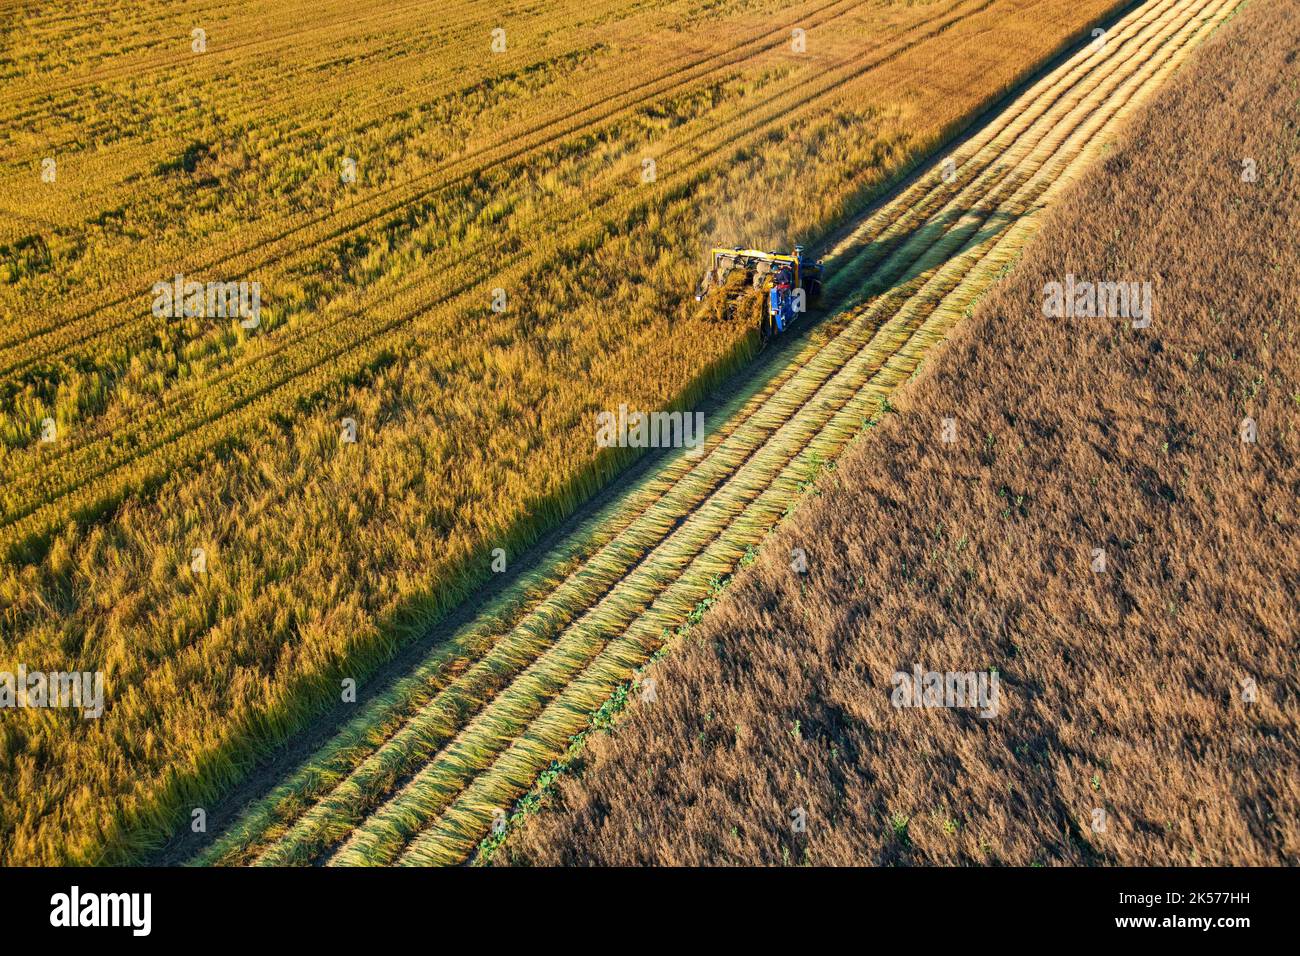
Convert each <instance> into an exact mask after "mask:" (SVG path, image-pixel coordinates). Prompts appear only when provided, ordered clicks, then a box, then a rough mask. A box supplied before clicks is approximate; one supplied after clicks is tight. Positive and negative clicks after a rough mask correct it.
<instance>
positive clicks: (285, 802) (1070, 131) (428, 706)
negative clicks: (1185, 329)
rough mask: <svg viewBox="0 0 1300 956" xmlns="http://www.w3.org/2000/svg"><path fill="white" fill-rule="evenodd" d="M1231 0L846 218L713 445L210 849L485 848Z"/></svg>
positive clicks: (1104, 65)
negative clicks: (802, 318)
mask: <svg viewBox="0 0 1300 956" xmlns="http://www.w3.org/2000/svg"><path fill="white" fill-rule="evenodd" d="M1234 6H1235V4H1234V3H1227V2H1216V0H1163V2H1151V3H1147V4H1143V5H1142V6H1140V7H1139V8H1137V9H1136V10H1134V11H1133V12H1132V13H1130V14H1129V15H1127V16H1125V17H1123V18H1122V19H1120V20H1119V21H1118V22H1116V23H1114V24H1112V25H1111V27H1110V29H1109V30H1108V31H1107V33H1106V36H1105V42H1102V43H1097V44H1091V45H1088V46H1085V47H1084V48H1082V49H1079V50H1077V51H1076V52H1074V53H1073V54H1072V55H1071V56H1069V57H1068V58H1066V59H1064V60H1063V62H1061V63H1060V64H1059V65H1057V66H1056V67H1054V68H1053V69H1052V70H1050V71H1049V72H1047V73H1045V74H1044V75H1043V76H1041V77H1040V78H1038V79H1037V80H1035V81H1034V82H1033V83H1031V84H1030V85H1029V86H1028V87H1027V88H1026V89H1025V90H1024V91H1023V92H1022V93H1021V94H1020V95H1018V96H1017V97H1015V99H1014V100H1013V101H1012V102H1010V103H1009V104H1007V105H1006V106H1005V108H1003V109H1000V110H999V111H998V112H997V114H996V115H995V116H993V117H991V118H990V119H989V120H988V122H987V123H985V124H984V125H982V126H981V127H980V128H979V129H978V130H976V131H975V132H973V133H972V135H971V136H970V137H969V138H968V139H967V140H966V141H964V142H963V143H962V144H961V145H959V146H958V147H957V148H956V149H955V150H954V151H953V152H952V153H951V156H950V157H943V158H941V159H939V160H938V161H936V162H935V163H934V165H933V166H930V167H928V168H926V169H925V170H923V171H922V172H921V173H920V175H919V176H918V177H917V179H916V181H915V182H914V183H913V184H912V185H910V186H908V187H907V188H906V189H903V190H902V191H901V192H900V193H899V194H898V195H897V196H895V197H894V198H893V199H891V200H890V201H889V202H887V203H885V204H883V205H882V206H880V207H879V208H878V209H876V210H874V211H872V212H871V213H870V214H869V215H867V216H865V217H863V218H862V219H861V220H860V221H858V222H857V223H856V225H855V226H854V228H851V229H847V230H845V231H844V234H843V236H842V237H841V238H840V239H838V241H836V242H835V243H834V244H833V246H832V248H831V249H830V250H829V252H828V254H827V263H828V265H829V266H830V275H831V277H832V278H831V281H830V283H829V285H828V287H827V297H828V299H829V301H831V302H832V303H837V304H841V305H843V306H844V308H843V309H841V310H840V311H838V312H836V313H835V314H833V315H830V316H828V317H827V318H826V319H825V320H824V321H823V322H822V323H821V324H820V325H818V326H817V327H816V329H815V330H813V331H812V332H811V333H810V334H809V335H808V336H806V337H805V338H800V339H793V340H786V341H784V343H783V344H781V345H780V346H779V347H777V348H775V351H774V353H772V354H770V355H769V356H767V360H766V362H765V365H764V367H765V368H767V369H769V370H770V374H768V375H766V376H756V377H755V378H754V379H753V380H752V381H751V383H750V384H749V385H747V386H746V387H745V388H744V389H742V390H741V391H740V392H739V393H738V394H736V395H734V396H733V397H732V398H731V399H730V400H729V401H728V403H727V404H726V405H725V407H723V408H722V409H721V410H720V411H719V412H718V414H717V415H716V416H715V421H714V422H713V423H711V425H710V429H709V437H708V441H707V443H706V445H705V448H704V451H703V453H702V455H700V456H699V457H693V456H690V455H687V454H685V453H680V454H677V455H675V456H670V457H669V458H668V459H667V460H666V462H665V464H664V465H663V466H662V467H661V468H658V469H655V470H653V471H651V472H650V473H648V474H647V475H646V476H645V477H644V478H643V479H642V480H641V481H640V482H639V483H638V484H637V485H636V486H635V487H633V488H631V489H630V490H629V491H628V493H627V494H625V495H622V496H620V498H619V499H618V500H616V501H614V502H613V503H611V504H610V505H609V506H607V507H605V508H603V509H602V510H601V511H600V512H598V513H596V514H594V515H593V516H592V517H591V518H590V519H589V520H587V521H586V522H585V523H584V525H583V526H582V527H581V528H580V529H579V530H578V531H577V532H576V533H574V534H572V535H570V536H568V538H567V540H566V541H565V543H564V544H563V545H562V546H561V547H559V548H558V549H557V550H555V551H554V552H553V553H550V554H549V555H547V556H546V557H545V558H544V559H543V560H541V561H540V562H539V563H538V565H537V567H536V570H535V571H533V572H532V573H530V574H529V575H528V576H527V577H526V578H524V579H523V580H521V581H520V582H519V583H518V584H517V585H515V586H513V587H511V588H508V589H506V590H505V591H504V592H503V593H502V594H501V595H500V596H499V597H498V598H497V599H496V601H495V602H494V603H493V604H492V605H491V606H489V607H487V608H484V609H483V611H482V613H481V614H479V615H478V616H477V618H476V619H475V620H474V621H473V622H472V623H470V624H468V625H467V626H465V627H464V628H462V629H460V630H459V631H457V632H456V633H455V634H454V635H453V637H452V639H451V640H450V642H449V643H448V645H447V646H444V647H440V648H439V649H438V651H437V652H435V653H434V654H433V655H431V657H430V658H429V659H428V660H427V661H426V662H425V663H424V664H423V665H422V666H421V667H419V668H418V669H416V670H415V671H414V672H413V673H412V674H411V675H410V676H408V677H407V678H406V679H405V680H403V681H401V682H399V683H398V684H397V686H395V687H394V688H393V689H392V690H391V691H390V692H389V693H386V694H385V695H384V697H383V698H382V699H380V700H376V701H374V702H372V703H371V704H370V706H369V707H368V708H367V709H366V711H365V712H364V713H362V714H361V715H360V716H359V717H358V718H357V719H356V720H355V721H353V722H352V723H351V724H349V725H348V726H347V727H346V728H345V729H344V730H343V732H342V733H340V734H339V735H338V736H337V737H336V738H335V739H333V740H331V741H330V742H329V743H328V744H327V745H326V746H325V747H324V748H323V749H322V750H321V751H320V752H319V753H317V754H315V755H313V756H311V757H310V758H309V759H307V760H306V761H305V762H304V763H303V765H302V766H301V767H300V768H298V769H297V770H296V771H294V772H293V773H290V774H288V775H287V777H286V779H284V781H283V782H282V783H280V785H279V786H278V787H276V788H275V789H274V790H273V791H272V792H271V793H270V795H269V796H267V797H266V798H265V799H262V800H259V801H257V802H255V803H254V804H253V805H252V806H250V807H249V808H248V810H247V811H246V812H245V813H244V814H242V815H241V817H240V818H239V819H238V820H236V821H235V823H234V824H233V825H232V826H230V827H229V828H228V829H226V830H225V831H224V832H223V833H222V834H221V835H220V837H219V838H218V839H217V840H216V841H215V842H214V843H213V844H212V845H211V846H209V847H206V848H205V849H204V850H203V851H202V852H201V853H200V854H199V856H198V859H199V860H200V861H201V862H208V863H226V864H243V863H261V864H307V863H321V862H323V863H328V864H348V865H356V864H388V863H396V864H410V865H428V864H447V863H457V862H463V861H465V860H467V859H470V858H471V857H472V856H473V854H474V853H475V851H476V848H477V847H478V846H479V845H480V842H481V841H482V840H483V839H484V838H485V837H486V836H488V835H489V834H490V833H491V832H492V829H493V827H494V824H495V823H496V821H498V820H500V819H502V817H503V816H506V815H508V814H509V813H510V812H511V810H512V808H513V807H514V806H515V802H516V800H517V799H518V798H519V797H520V796H521V795H523V794H525V793H526V792H527V791H528V790H529V789H530V787H532V786H533V783H534V781H535V780H536V779H537V778H538V776H539V774H542V773H544V772H545V771H546V770H547V768H548V766H549V765H550V764H551V763H552V761H554V760H555V759H556V758H557V757H560V756H561V755H563V754H564V753H565V751H566V750H567V749H568V747H569V745H570V740H571V738H572V737H573V735H574V734H576V733H579V732H580V731H582V730H583V729H584V728H585V727H587V726H588V725H589V723H590V721H591V719H592V714H593V712H594V711H597V709H598V708H601V707H602V705H604V704H606V702H607V701H608V700H609V699H610V695H611V694H612V693H615V691H616V689H617V688H619V687H620V685H621V684H622V683H623V682H624V681H625V680H626V679H627V677H628V676H629V674H631V673H632V672H633V670H634V669H636V668H638V667H640V666H641V665H643V664H644V663H645V662H646V661H647V660H648V659H649V658H650V656H651V655H652V654H654V653H655V652H656V651H657V650H658V649H659V648H660V647H661V646H662V645H663V643H664V641H665V639H666V637H667V636H668V635H669V634H670V633H671V632H672V631H673V630H674V629H676V628H678V627H679V626H680V625H681V624H683V623H684V622H686V621H687V620H689V619H692V618H694V617H696V616H697V615H698V611H699V607H700V604H701V602H702V601H704V602H706V603H707V602H708V601H709V600H710V595H711V594H713V593H714V591H715V589H716V582H717V580H718V579H719V578H720V577H721V576H723V575H725V574H727V573H729V572H730V571H732V570H733V569H734V568H735V567H736V565H737V563H738V562H741V561H743V560H744V558H745V556H746V554H747V552H749V551H750V550H751V549H752V548H753V546H755V545H756V544H757V543H758V542H759V541H760V540H761V539H762V538H763V536H764V534H765V533H766V532H767V531H768V529H770V528H771V527H772V525H773V524H775V523H776V522H777V521H778V520H779V519H780V518H781V516H782V514H783V513H784V512H785V511H786V510H787V508H788V507H789V506H790V504H791V502H793V501H794V500H795V499H797V498H798V496H799V494H800V491H801V489H803V488H804V487H805V486H806V485H807V483H808V482H809V480H810V479H811V478H812V477H814V476H815V475H816V473H817V471H818V470H819V468H820V467H821V466H822V464H823V463H825V462H827V461H829V460H830V459H832V458H833V457H834V456H835V455H836V453H837V452H838V451H839V450H840V449H841V448H842V446H843V445H844V444H845V443H846V442H848V441H849V440H850V439H851V438H853V437H854V436H855V435H856V434H858V433H859V432H860V431H861V429H862V428H863V425H864V422H868V421H871V420H873V419H874V418H875V417H876V416H877V415H878V414H879V412H880V410H881V408H882V406H883V405H884V403H885V402H886V400H887V397H888V396H889V395H890V394H891V393H892V392H893V391H894V390H895V389H897V388H898V387H899V386H900V385H902V384H903V383H905V382H906V381H907V380H908V378H909V377H910V376H911V375H912V374H913V373H914V372H915V371H916V369H917V368H918V365H919V363H920V360H921V358H922V356H923V355H924V354H926V352H927V350H928V349H930V348H931V347H932V346H933V345H934V344H935V343H936V342H939V341H940V340H942V339H943V337H944V336H945V335H946V334H947V333H948V331H949V330H950V329H951V328H952V327H953V326H954V325H955V324H957V323H958V322H959V321H960V320H961V319H962V317H963V316H964V315H965V314H966V313H967V312H968V311H969V310H970V309H971V308H972V307H973V306H974V303H975V302H976V300H977V299H978V298H979V297H980V296H981V295H982V294H983V293H984V292H986V291H987V290H988V289H989V287H990V286H991V285H992V284H993V283H994V281H995V280H996V279H997V277H998V276H999V275H1000V274H1002V273H1004V272H1005V270H1006V269H1007V267H1009V266H1010V265H1011V264H1012V263H1013V262H1014V261H1015V259H1016V257H1017V256H1018V255H1019V253H1020V251H1021V249H1022V247H1023V245H1024V243H1025V241H1026V240H1027V238H1028V237H1029V235H1030V234H1031V233H1032V231H1033V230H1034V228H1035V224H1036V222H1037V218H1038V214H1039V213H1040V211H1041V210H1042V209H1043V208H1044V207H1045V206H1046V205H1047V204H1048V203H1050V202H1053V201H1054V200H1055V198H1056V196H1057V195H1058V194H1059V193H1060V191H1061V190H1062V189H1063V188H1064V186H1065V184H1066V183H1068V182H1070V181H1071V180H1072V179H1074V178H1075V177H1076V176H1077V175H1078V174H1079V172H1080V171H1081V170H1082V169H1083V168H1084V167H1085V166H1086V165H1087V164H1088V163H1089V162H1090V161H1091V160H1093V159H1094V158H1095V157H1096V156H1097V155H1099V153H1100V151H1101V150H1102V149H1103V148H1104V147H1105V145H1106V144H1107V143H1108V142H1109V138H1110V136H1111V135H1112V134H1113V131H1114V130H1115V129H1116V128H1117V124H1118V123H1119V122H1120V121H1121V120H1122V119H1123V118H1124V117H1125V116H1127V115H1128V114H1129V113H1131V112H1132V111H1133V110H1135V109H1136V108H1137V107H1138V106H1139V104H1141V103H1142V102H1143V101H1144V100H1145V99H1146V98H1147V97H1148V96H1150V95H1151V94H1152V92H1153V91H1154V90H1155V89H1156V88H1157V87H1158V86H1159V85H1160V83H1161V82H1163V81H1164V80H1165V79H1166V78H1167V77H1168V76H1169V75H1170V74H1171V73H1172V71H1173V70H1174V69H1175V68H1176V67H1177V66H1178V65H1179V64H1180V63H1181V62H1182V61H1183V60H1184V59H1186V57H1187V56H1188V55H1190V54H1191V52H1192V50H1193V49H1194V48H1195V46H1196V44H1197V43H1198V42H1199V41H1201V40H1202V39H1204V38H1205V37H1206V36H1208V35H1209V34H1210V33H1211V32H1213V30H1214V29H1215V28H1216V27H1217V26H1218V25H1219V24H1221V23H1222V22H1223V21H1224V20H1226V19H1227V18H1228V17H1229V16H1230V15H1231V13H1232V11H1233V9H1234ZM948 159H951V162H950V163H949V162H946V160H948ZM760 701H761V692H759V693H756V694H755V695H754V702H755V704H758V703H759V702H760Z"/></svg>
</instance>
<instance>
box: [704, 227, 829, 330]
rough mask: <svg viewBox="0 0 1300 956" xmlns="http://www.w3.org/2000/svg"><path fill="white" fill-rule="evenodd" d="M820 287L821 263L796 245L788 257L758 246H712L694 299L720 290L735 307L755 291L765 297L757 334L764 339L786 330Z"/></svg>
mask: <svg viewBox="0 0 1300 956" xmlns="http://www.w3.org/2000/svg"><path fill="white" fill-rule="evenodd" d="M737 270H739V272H740V275H739V276H738V275H737ZM821 289H822V264H821V262H820V261H817V262H809V261H807V260H805V259H804V254H803V246H795V247H794V253H793V254H791V255H788V256H785V255H781V254H780V253H776V252H763V251H761V250H759V249H714V250H713V253H712V255H711V256H710V266H709V270H708V271H707V272H705V273H704V278H703V280H701V282H700V286H699V288H698V289H697V290H696V292H695V300H696V301H697V302H699V301H701V300H703V299H704V297H705V296H706V295H708V294H709V293H710V291H714V290H720V291H721V294H724V295H727V296H729V301H728V303H727V306H728V307H734V304H735V300H738V299H740V298H741V297H743V296H745V295H747V294H749V293H750V291H751V290H758V292H759V294H761V295H763V296H764V298H765V299H766V308H764V310H763V313H762V318H761V319H760V322H759V333H760V335H761V336H762V337H763V339H764V340H766V339H768V338H771V337H772V336H775V335H780V334H781V333H782V332H784V331H785V330H786V329H788V328H789V327H790V325H791V324H792V323H793V322H794V321H795V320H796V319H797V318H798V317H799V315H800V313H802V312H803V311H805V309H806V308H807V303H808V301H809V300H812V299H816V298H817V297H818V296H819V295H820V294H821ZM714 294H715V295H716V294H719V292H718V291H714ZM731 310H732V311H734V309H731Z"/></svg>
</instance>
